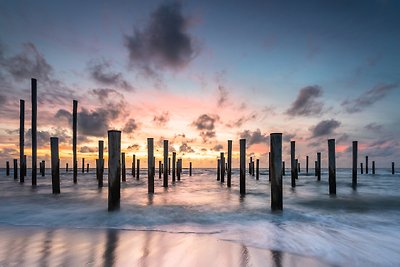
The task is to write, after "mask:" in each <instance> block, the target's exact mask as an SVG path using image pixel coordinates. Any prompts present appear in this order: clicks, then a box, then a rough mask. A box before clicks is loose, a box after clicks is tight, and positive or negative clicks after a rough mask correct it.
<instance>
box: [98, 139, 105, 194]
mask: <svg viewBox="0 0 400 267" xmlns="http://www.w3.org/2000/svg"><path fill="white" fill-rule="evenodd" d="M103 151H104V141H103V140H99V160H98V166H97V183H98V187H103V175H104V156H103Z"/></svg>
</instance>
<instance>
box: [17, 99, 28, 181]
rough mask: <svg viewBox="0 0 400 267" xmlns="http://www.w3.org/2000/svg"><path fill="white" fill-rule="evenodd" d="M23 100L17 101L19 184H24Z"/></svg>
mask: <svg viewBox="0 0 400 267" xmlns="http://www.w3.org/2000/svg"><path fill="white" fill-rule="evenodd" d="M24 135H25V100H22V99H21V100H20V101H19V165H20V168H19V182H20V183H23V182H25V179H24V177H25V174H24V171H25V164H26V162H25V160H24V155H25V154H24V142H25V138H24Z"/></svg>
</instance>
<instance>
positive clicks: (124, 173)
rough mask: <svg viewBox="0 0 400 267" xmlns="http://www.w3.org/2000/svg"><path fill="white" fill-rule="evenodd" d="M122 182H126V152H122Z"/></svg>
mask: <svg viewBox="0 0 400 267" xmlns="http://www.w3.org/2000/svg"><path fill="white" fill-rule="evenodd" d="M121 165H122V166H121V168H122V182H126V165H125V153H124V152H122V153H121Z"/></svg>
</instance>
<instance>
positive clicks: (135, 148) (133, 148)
mask: <svg viewBox="0 0 400 267" xmlns="http://www.w3.org/2000/svg"><path fill="white" fill-rule="evenodd" d="M139 148H140V146H139V145H138V144H133V145H130V146H128V147H127V150H129V151H138V150H139Z"/></svg>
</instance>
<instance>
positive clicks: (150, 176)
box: [147, 138, 154, 194]
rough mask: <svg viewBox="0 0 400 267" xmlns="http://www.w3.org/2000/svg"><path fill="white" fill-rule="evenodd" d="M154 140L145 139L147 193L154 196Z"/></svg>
mask: <svg viewBox="0 0 400 267" xmlns="http://www.w3.org/2000/svg"><path fill="white" fill-rule="evenodd" d="M153 164H154V139H153V138H147V193H148V194H154V173H153V169H154V168H153Z"/></svg>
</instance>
